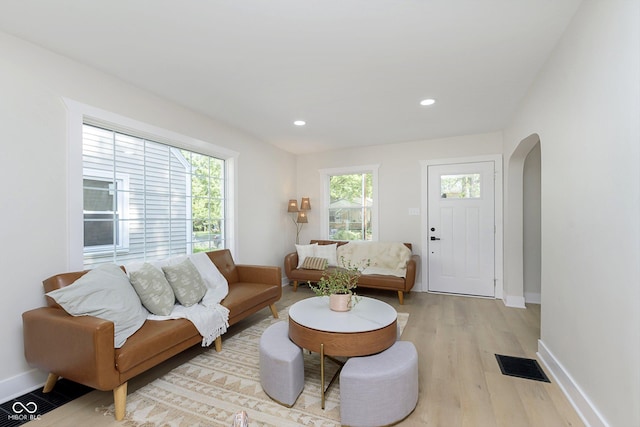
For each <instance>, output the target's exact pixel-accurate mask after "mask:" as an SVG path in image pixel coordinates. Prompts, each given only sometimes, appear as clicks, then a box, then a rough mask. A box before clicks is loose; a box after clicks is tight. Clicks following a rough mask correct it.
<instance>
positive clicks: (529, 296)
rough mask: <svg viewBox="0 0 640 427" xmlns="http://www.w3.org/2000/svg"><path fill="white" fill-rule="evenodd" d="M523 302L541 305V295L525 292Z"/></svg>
mask: <svg viewBox="0 0 640 427" xmlns="http://www.w3.org/2000/svg"><path fill="white" fill-rule="evenodd" d="M524 300H525V301H526V302H527V303H529V304H541V303H542V295H541V294H540V293H533V292H525V293H524Z"/></svg>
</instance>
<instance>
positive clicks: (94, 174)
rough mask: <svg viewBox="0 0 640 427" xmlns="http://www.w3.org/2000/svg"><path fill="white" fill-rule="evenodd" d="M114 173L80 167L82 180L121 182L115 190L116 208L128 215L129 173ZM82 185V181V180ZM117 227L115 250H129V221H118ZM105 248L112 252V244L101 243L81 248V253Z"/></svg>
mask: <svg viewBox="0 0 640 427" xmlns="http://www.w3.org/2000/svg"><path fill="white" fill-rule="evenodd" d="M115 175H116V176H115V177H114V176H113V174H112V173H108V172H106V171H101V170H98V169H90V168H83V169H82V177H83V180H84V179H87V178H88V179H96V180H99V181H104V182H116V183H117V182H121V183H122V188H120V189H119V190H118V191H117V192H116V196H117V198H118V210H119V212H120V214H121V215H122V214H126V215H127V217H128V214H129V182H130V177H129V174H126V173H121V172H116V174H115ZM83 186H84V182H83ZM83 207H84V206H83ZM83 215H84V209H83ZM83 221H84V218H83ZM118 227H119V228H120V230H119V231H118V234H119V236H120V239H121V240H120V243H119V244H118V243H116V251H118V252H120V251H128V250H129V223H128V221H118ZM105 249H106V250H107V251H108V252H113V244H111V245H103V246H98V247H96V246H94V247H91V248H90V249H87V248H86V247H85V248H84V249H83V254H86V253H90V254H95V253H98V252H103V251H104V250H105Z"/></svg>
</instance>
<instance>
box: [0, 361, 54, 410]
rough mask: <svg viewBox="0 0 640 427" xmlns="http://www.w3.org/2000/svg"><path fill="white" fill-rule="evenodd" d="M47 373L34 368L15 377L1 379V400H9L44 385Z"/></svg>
mask: <svg viewBox="0 0 640 427" xmlns="http://www.w3.org/2000/svg"><path fill="white" fill-rule="evenodd" d="M46 379H47V374H45V373H43V372H41V371H38V370H37V369H32V370H30V371H28V372H25V373H23V374H19V375H16V376H15V377H11V378H8V379H6V380H3V381H0V402H2V403H4V402H8V401H9V400H11V399H15V398H16V397H20V396H22V395H23V394H26V393H29V392H31V391H33V390H36V389H37V388H40V387H42V386H43V385H44V383H45V380H46Z"/></svg>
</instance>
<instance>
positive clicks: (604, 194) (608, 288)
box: [0, 0, 640, 426]
mask: <svg viewBox="0 0 640 427" xmlns="http://www.w3.org/2000/svg"><path fill="white" fill-rule="evenodd" d="M10 3H14V2H10ZM10 3H7V4H5V5H3V6H1V7H0V11H2V14H0V15H3V16H4V17H3V18H0V30H2V31H3V32H2V33H0V51H1V52H2V57H3V65H2V67H1V71H0V75H1V76H2V79H1V80H0V87H1V88H2V90H1V91H0V92H1V93H2V97H1V98H0V108H1V111H2V114H1V115H0V122H1V123H2V129H3V142H2V144H0V152H1V155H0V164H1V167H0V171H1V172H0V173H1V174H2V177H3V181H4V182H5V185H4V186H3V192H2V195H3V197H2V200H3V205H4V206H5V207H6V208H7V209H5V210H4V211H3V213H2V219H3V221H2V228H1V229H0V230H1V233H0V236H1V238H2V242H4V245H3V247H2V249H0V260H1V261H0V263H1V265H2V268H3V272H4V286H5V287H6V289H5V303H4V313H3V315H2V320H3V324H4V328H3V329H2V331H1V332H0V338H1V339H2V342H3V343H4V344H5V345H4V346H3V349H2V350H1V351H0V361H1V362H2V363H1V364H0V398H2V401H6V400H9V399H11V398H13V397H16V396H19V395H21V394H23V393H24V392H25V391H28V390H32V389H34V388H36V387H38V386H39V385H41V384H42V383H43V382H44V378H45V377H46V373H42V372H39V371H37V370H34V369H32V368H31V367H30V366H28V365H27V364H26V362H25V360H24V356H23V348H22V323H21V314H22V313H23V312H25V311H27V310H29V309H32V308H35V307H40V306H43V305H45V300H44V295H43V292H42V280H43V279H45V278H47V277H49V276H51V275H53V274H57V273H61V272H64V271H70V270H71V269H74V268H76V269H77V265H75V264H74V262H75V261H73V260H72V256H71V254H72V253H73V252H74V251H77V247H76V246H77V245H76V243H77V242H76V241H74V240H73V239H72V238H70V235H72V234H73V232H74V231H73V230H72V229H71V228H72V227H71V226H70V225H69V224H70V220H69V215H70V214H69V207H70V200H72V199H73V197H74V196H73V194H71V191H70V186H72V185H73V184H72V183H70V182H68V173H69V170H68V167H69V164H70V159H69V155H70V150H69V134H70V133H72V132H73V131H72V126H73V123H70V119H69V105H70V104H69V103H68V102H67V101H69V100H71V101H73V102H76V103H81V104H83V105H86V106H90V107H92V108H95V109H100V110H101V111H106V112H109V113H110V114H114V115H118V116H122V117H126V118H129V119H131V120H135V121H136V122H140V123H145V124H148V125H149V126H151V127H154V128H160V129H165V130H168V131H170V132H172V133H175V134H180V135H187V136H188V137H189V138H191V139H192V140H195V141H206V142H208V143H210V144H213V145H215V146H217V147H220V148H221V149H223V150H228V151H232V152H235V153H238V156H237V165H236V166H237V167H236V172H235V176H234V178H235V188H236V192H235V201H234V207H235V213H234V217H233V220H234V226H233V227H234V228H233V229H234V239H233V242H230V245H231V247H232V250H233V252H234V257H235V258H236V260H237V261H238V262H241V263H248V264H264V265H277V266H281V265H282V262H283V257H284V255H285V254H286V253H288V252H291V251H292V250H293V249H294V246H293V244H294V241H295V230H294V228H293V227H292V225H291V220H290V218H289V217H288V215H287V214H286V202H287V200H289V199H291V198H297V199H298V200H299V199H300V197H302V196H308V197H310V198H311V201H312V210H311V211H310V212H309V222H308V224H306V225H305V226H304V227H303V229H302V231H301V234H300V241H301V242H308V241H309V240H310V239H315V238H321V237H323V236H321V225H320V212H319V208H320V206H321V203H320V200H321V197H322V195H321V188H322V187H321V184H320V174H319V173H318V171H319V170H323V169H332V168H348V167H353V166H361V165H372V164H379V176H378V179H379V189H378V196H379V199H380V211H379V217H380V218H379V223H378V225H379V235H378V239H379V240H381V241H384V240H395V241H401V242H411V243H412V244H413V245H414V252H416V253H418V254H420V255H421V256H422V257H423V259H424V258H425V257H426V255H427V254H426V237H421V236H423V230H422V221H421V216H420V215H408V214H407V212H408V210H409V209H413V208H418V209H419V210H420V211H423V210H424V209H423V205H422V203H421V200H422V199H423V192H424V186H423V184H422V167H423V166H422V164H421V162H427V161H431V160H441V159H456V158H467V159H468V158H486V157H487V156H496V155H497V156H500V157H501V158H502V163H503V164H502V178H503V186H504V189H503V203H502V208H503V211H502V212H501V213H502V218H503V220H502V227H503V236H504V237H503V239H502V242H503V247H504V248H503V252H504V256H503V259H502V262H503V271H502V273H501V279H502V283H501V287H502V292H503V296H504V299H505V300H508V298H509V297H511V298H513V300H514V301H518V300H519V299H522V300H524V289H523V285H522V270H523V269H522V259H521V258H518V257H517V256H515V257H514V256H513V255H514V254H518V253H522V238H521V237H520V236H521V233H520V236H519V235H518V234H519V233H518V230H522V225H521V221H522V207H521V206H522V202H521V199H518V198H517V197H516V196H515V195H517V194H519V193H518V192H517V191H514V189H515V188H516V187H518V186H519V185H520V186H521V181H519V180H518V177H519V176H520V177H521V171H522V167H523V165H522V164H523V163H524V159H525V157H526V154H527V153H528V151H529V149H530V148H531V147H528V149H527V150H526V152H524V153H523V152H522V151H523V149H524V148H523V145H522V143H523V142H525V144H528V143H529V142H530V137H531V136H532V135H534V136H535V137H536V138H537V139H538V140H539V142H540V147H541V162H540V173H541V176H542V185H541V216H542V225H541V235H542V242H541V248H540V252H541V266H542V267H541V313H542V314H541V317H542V321H541V322H542V325H541V336H540V344H539V345H540V349H542V350H544V349H546V350H548V352H549V354H551V355H552V356H553V359H552V360H553V361H554V362H555V363H556V365H557V366H556V369H557V371H558V372H560V373H562V374H563V375H564V381H565V382H564V383H563V386H564V392H565V393H566V395H567V396H569V397H570V399H572V400H573V402H574V404H575V405H576V406H577V407H578V410H579V411H580V412H581V413H582V416H583V420H584V421H585V423H587V424H589V425H594V426H595V425H610V426H631V425H640V408H639V406H638V403H637V402H639V401H640V367H639V366H638V364H637V361H638V360H639V359H640V326H639V325H640V286H638V284H639V283H640V272H639V269H638V258H639V256H640V245H639V242H640V220H639V218H640V180H639V179H638V169H639V168H638V166H639V162H640V148H639V144H638V141H639V140H640V129H639V128H640V125H639V120H638V117H640V87H639V81H638V76H639V75H640V65H639V63H640V61H639V54H638V52H640V45H639V14H640V13H639V8H638V2H637V1H635V0H628V1H627V0H616V1H610V2H602V1H593V0H591V1H590V0H586V1H583V2H581V3H580V4H579V5H578V4H577V3H576V8H577V9H576V11H575V15H573V17H572V18H571V19H570V20H569V21H567V24H566V28H564V29H563V31H562V32H561V34H559V37H558V40H557V43H556V44H555V45H554V46H553V48H552V49H551V50H550V51H549V54H548V56H547V58H546V59H545V61H543V62H542V63H541V64H540V68H539V70H534V71H532V73H531V74H532V80H531V85H530V87H529V89H528V90H527V91H526V93H525V94H524V95H523V97H522V99H521V100H520V102H519V103H517V104H516V105H514V106H513V109H512V117H511V118H510V119H509V120H508V122H507V124H506V125H505V126H503V127H500V128H495V129H492V130H490V131H485V132H479V133H468V132H464V130H461V131H460V133H459V134H456V135H447V136H442V137H434V138H429V139H420V138H416V139H414V140H410V141H402V142H393V143H389V144H381V145H369V146H359V147H348V148H332V149H328V150H323V151H319V152H308V153H304V152H302V153H298V154H294V153H293V152H291V151H287V150H284V149H282V148H278V147H276V146H274V145H271V144H268V143H265V142H263V141H262V140H261V139H260V138H259V137H255V136H252V135H250V134H248V133H245V132H243V131H242V130H240V129H238V128H236V127H232V126H229V125H227V124H225V123H224V122H222V121H220V120H218V119H216V118H212V117H209V116H206V115H205V114H202V113H199V112H196V111H194V110H192V109H189V108H186V107H184V106H183V105H180V104H179V103H177V102H172V101H169V100H167V99H165V98H162V97H160V96H158V95H155V94H154V93H152V92H151V91H149V90H147V89H144V88H141V87H137V86H134V85H131V84H129V83H127V82H125V81H124V80H122V79H119V78H117V77H114V76H112V75H109V74H107V73H105V72H103V71H99V70H97V69H95V68H94V67H92V66H91V65H90V64H84V63H81V62H77V61H75V60H72V59H70V58H68V57H65V56H62V55H60V54H58V53H55V52H53V51H51V50H47V49H45V48H43V47H40V46H38V45H36V44H33V43H31V42H28V41H26V40H23V39H21V38H19V37H17V36H14V35H11V34H10V33H11V31H9V29H11V28H12V25H10V23H9V21H14V22H25V21H24V20H21V19H18V18H19V16H13V15H12V13H11V12H12V7H16V5H10ZM25 7H26V6H25ZM16 10H19V9H16ZM5 31H6V32H5ZM540 31H544V29H540ZM140 54H141V55H147V54H149V53H148V52H144V51H141V53H140ZM149 55H150V54H149ZM149 60H153V57H151V56H149ZM155 61H157V62H158V64H162V61H163V58H160V59H158V58H156V59H155ZM507 65H508V64H505V66H507ZM180 67H184V68H188V67H186V66H185V65H184V64H180ZM177 68H178V67H177ZM179 70H180V68H178V71H177V72H179ZM505 85H508V83H506V82H505ZM213 95H215V94H212V95H211V96H213ZM436 106H437V104H436ZM265 109H266V110H268V108H265ZM267 113H268V111H267V112H265V114H267ZM336 120H337V119H336ZM309 121H310V122H311V120H309ZM311 124H312V123H309V125H311ZM461 129H463V128H462V127H461ZM519 174H520V175H519ZM513 212H516V214H513ZM518 212H519V213H520V215H518V214H517V213H518ZM606 221H609V222H608V223H607V222H606ZM519 223H520V224H519ZM423 271H424V269H423V268H421V269H419V278H418V282H419V286H417V289H416V290H417V291H419V290H426V278H425V277H424V273H423ZM9 287H10V288H9ZM409 298H410V297H409ZM558 381H561V379H559V380H558Z"/></svg>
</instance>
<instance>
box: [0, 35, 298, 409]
mask: <svg viewBox="0 0 640 427" xmlns="http://www.w3.org/2000/svg"><path fill="white" fill-rule="evenodd" d="M0 52H2V56H1V59H0V61H1V65H0V93H1V94H2V96H0V129H2V133H1V136H0V138H2V139H1V140H0V178H1V182H2V186H0V188H1V190H0V200H1V203H2V207H3V209H2V211H1V212H0V242H2V245H1V246H0V269H1V271H2V276H3V277H2V278H3V280H2V284H1V285H0V286H2V287H3V288H4V289H3V292H2V294H3V298H2V318H1V319H2V326H3V327H2V328H0V342H2V343H4V345H3V346H2V348H1V349H0V401H5V400H7V399H8V398H10V397H12V396H15V395H20V394H22V393H23V392H24V391H25V390H31V389H33V388H34V387H35V386H36V385H37V384H38V383H39V382H42V381H43V376H42V373H39V372H35V371H33V370H31V368H30V367H29V366H27V364H26V362H25V361H24V356H23V350H22V321H21V314H22V313H23V312H24V311H26V310H29V309H31V308H34V307H39V306H42V305H44V304H45V300H44V296H43V292H42V280H43V279H45V278H47V277H49V276H51V275H53V274H56V273H60V272H64V271H67V267H68V262H69V260H68V259H67V254H68V235H69V230H68V228H67V190H66V189H67V182H66V173H67V129H66V123H67V112H66V109H65V105H64V103H63V101H62V97H66V98H71V99H74V100H76V101H78V102H82V103H85V104H89V105H91V106H94V107H97V108H101V109H104V110H108V111H111V112H113V113H117V114H120V115H124V116H127V117H130V118H132V119H135V120H138V121H141V122H144V123H148V124H150V125H153V126H157V127H161V128H164V129H168V130H170V131H173V132H178V133H181V134H184V135H186V136H189V137H192V138H196V139H199V140H202V141H207V142H211V143H213V144H216V145H218V146H222V147H226V148H230V149H232V150H234V151H236V152H239V153H240V155H239V158H238V187H237V208H238V215H237V223H238V229H239V233H238V234H239V236H238V241H237V251H236V261H238V262H245V263H255V264H270V265H282V261H283V255H284V253H285V251H286V249H288V244H289V236H287V234H286V233H284V234H283V230H284V229H285V227H286V222H285V220H286V216H285V215H284V213H283V212H284V209H285V207H286V202H287V199H288V198H289V195H290V194H291V193H292V192H293V191H295V181H294V177H295V158H294V156H293V155H291V154H289V153H285V152H283V151H281V150H279V149H276V148H274V147H273V146H271V145H268V144H265V143H262V142H260V141H257V140H255V139H253V138H251V137H248V136H245V135H243V134H241V133H240V132H238V131H235V130H233V129H230V128H228V127H226V126H224V125H222V124H220V123H217V122H215V121H212V120H210V119H208V118H206V117H204V116H201V115H198V114H196V113H193V112H191V111H188V110H186V109H184V108H182V107H180V106H177V105H175V104H172V103H169V102H166V101H164V100H162V99H159V98H157V97H155V96H153V95H151V94H149V93H147V92H144V91H141V90H139V89H136V88H134V87H132V86H129V85H127V84H125V83H123V82H122V81H119V80H117V79H114V78H111V77H109V76H107V75H105V74H102V73H100V72H98V71H95V70H92V69H90V68H88V67H86V66H83V65H80V64H78V63H75V62H73V61H70V60H68V59H66V58H64V57H61V56H58V55H55V54H53V53H50V52H47V51H45V50H42V49H40V48H37V47H35V46H33V45H30V44H28V43H25V42H22V41H20V40H18V39H15V38H13V37H11V36H8V35H6V34H3V33H0Z"/></svg>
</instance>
